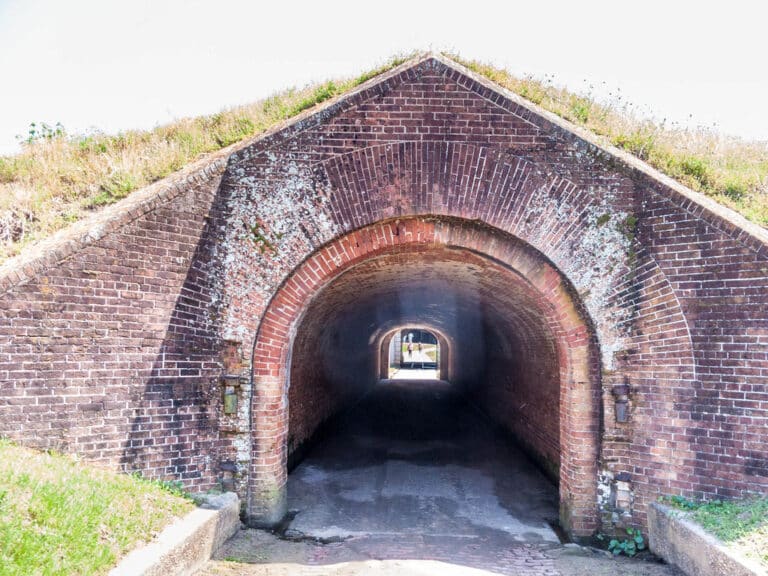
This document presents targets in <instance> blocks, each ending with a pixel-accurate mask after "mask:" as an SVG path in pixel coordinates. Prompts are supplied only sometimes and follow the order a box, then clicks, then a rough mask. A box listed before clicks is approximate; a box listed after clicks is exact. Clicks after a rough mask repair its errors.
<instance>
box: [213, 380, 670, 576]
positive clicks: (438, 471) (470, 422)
mask: <svg viewBox="0 0 768 576" xmlns="http://www.w3.org/2000/svg"><path fill="white" fill-rule="evenodd" d="M288 499H289V507H290V508H291V510H292V514H294V516H293V518H292V519H291V521H290V522H289V523H288V524H287V526H286V527H285V531H284V533H283V537H282V538H281V537H279V536H278V535H275V534H270V533H267V532H262V531H256V530H244V531H243V532H241V534H240V535H238V536H237V537H235V538H233V539H232V540H231V541H230V542H229V543H228V544H227V545H225V546H224V548H223V549H222V550H220V551H219V553H218V556H217V558H218V559H217V560H216V561H212V562H211V563H210V564H209V565H208V567H207V568H206V569H205V570H204V571H202V572H201V573H200V574H201V575H206V576H213V575H237V576H245V575H273V576H277V575H289V574H290V575H307V576H310V575H311V576H314V575H330V574H333V575H342V574H343V575H347V574H349V575H358V574H360V575H362V574H365V575H371V576H373V575H379V574H381V575H385V574H388V575H389V574H391V575H395V574H397V575H414V576H415V575H422V574H440V575H444V574H445V575H451V574H456V575H458V574H461V575H467V576H482V575H498V574H509V575H512V574H514V575H531V576H538V575H562V576H576V575H577V574H591V575H592V576H603V575H604V576H608V575H611V576H613V575H622V574H625V575H627V576H629V575H633V576H672V575H675V574H679V573H677V572H676V571H674V570H673V569H672V568H670V567H668V566H665V565H661V564H657V563H650V562H642V561H630V560H626V559H622V560H615V559H612V558H608V557H606V556H605V555H604V554H603V553H600V552H595V551H591V550H588V549H585V548H581V547H578V546H575V545H569V546H564V545H562V544H560V542H559V540H558V537H557V535H556V534H555V532H554V531H553V530H552V528H551V527H550V525H549V523H550V522H554V521H555V520H556V518H557V507H558V495H557V489H556V487H555V486H553V485H552V484H551V483H550V482H549V481H548V480H547V479H546V478H545V477H544V476H543V475H542V474H541V473H540V472H539V471H538V470H537V469H536V468H534V467H533V466H532V464H531V463H530V462H529V461H528V460H527V459H526V458H525V456H524V455H522V454H521V453H520V452H519V451H518V450H517V448H515V447H514V446H512V445H510V444H509V443H508V442H507V441H506V440H505V439H504V438H500V437H499V436H498V435H497V434H495V433H494V431H493V430H492V429H491V428H490V427H489V426H488V425H487V424H486V422H485V421H484V419H483V418H482V416H481V414H479V413H478V412H476V411H475V410H474V409H473V408H472V407H471V406H469V405H468V404H467V402H466V400H465V399H464V397H463V396H462V395H461V394H459V393H458V392H457V391H456V390H455V389H454V388H452V387H451V386H450V385H449V384H447V383H445V382H439V381H424V380H422V381H387V382H384V383H382V384H380V385H379V386H378V387H377V388H375V389H374V390H373V391H372V392H371V393H370V394H369V395H368V396H367V397H366V398H365V399H364V400H363V401H362V402H361V403H360V404H359V405H358V406H357V407H355V409H353V410H351V411H350V412H349V413H348V414H347V415H346V416H344V417H343V418H342V419H341V420H340V421H339V422H338V425H337V426H336V428H335V429H334V430H333V431H332V432H331V433H330V434H329V435H328V437H327V438H326V439H325V440H324V441H323V442H322V443H321V444H319V445H318V446H317V447H316V448H315V449H314V450H313V451H312V453H311V454H310V455H309V457H308V458H306V460H304V462H302V463H301V464H300V465H299V466H298V467H297V468H296V469H295V470H294V471H293V473H292V474H291V475H290V476H289V481H288Z"/></svg>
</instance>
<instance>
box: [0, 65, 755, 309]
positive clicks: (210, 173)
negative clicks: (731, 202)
mask: <svg viewBox="0 0 768 576" xmlns="http://www.w3.org/2000/svg"><path fill="white" fill-rule="evenodd" d="M427 62H432V63H434V64H437V65H440V66H444V67H446V68H449V69H452V70H454V71H456V72H458V73H459V74H461V75H462V76H464V77H466V78H467V79H468V80H469V81H470V83H471V82H474V83H476V84H477V85H478V86H480V87H482V88H484V89H485V90H483V91H482V92H483V93H482V94H480V96H481V97H483V98H486V99H487V100H489V101H490V102H492V103H494V104H496V105H501V104H502V103H504V101H505V100H506V101H507V103H509V104H512V105H514V106H516V107H520V108H522V109H524V110H526V111H527V112H528V113H529V114H530V115H533V116H536V117H538V118H539V119H540V120H543V121H545V122H547V123H549V125H550V126H551V127H552V128H553V129H554V130H555V131H556V132H558V135H559V136H560V137H563V138H566V139H578V140H580V141H581V142H582V143H584V144H586V145H588V146H590V147H591V148H592V150H593V152H594V153H595V154H596V155H603V156H604V157H606V159H612V160H613V161H614V162H615V161H618V162H619V163H620V164H621V165H623V166H624V167H625V168H627V169H629V170H631V171H632V172H633V175H634V176H640V177H645V178H648V179H650V180H652V181H655V182H656V183H659V184H661V185H663V186H665V187H667V188H668V189H669V190H671V191H672V192H673V193H675V194H677V195H678V197H679V200H680V205H681V206H682V207H683V208H684V209H686V210H688V211H689V212H691V213H693V214H695V215H696V216H697V217H699V218H703V219H705V220H707V221H708V223H710V224H711V225H713V226H714V227H716V228H717V229H719V230H722V231H724V232H726V233H728V234H730V235H731V236H734V237H736V238H737V239H738V240H739V241H740V242H741V243H742V244H744V245H746V246H748V247H749V248H751V249H752V250H755V251H759V250H766V251H768V230H765V229H763V228H761V227H760V226H758V225H757V224H754V223H752V222H750V221H749V220H747V219H746V218H744V217H743V216H741V215H740V214H739V213H737V212H735V211H734V210H732V209H730V208H728V207H727V206H723V205H722V204H719V203H717V202H715V201H714V200H712V199H711V198H709V197H707V196H705V195H704V194H701V193H699V192H696V191H694V190H692V189H690V188H688V187H687V186H685V185H683V184H681V183H680V182H678V181H676V180H674V179H673V178H670V177H669V176H667V175H665V174H663V173H662V172H660V171H658V170H656V169H655V168H653V167H652V166H650V165H648V164H647V163H645V162H643V161H642V160H640V159H639V158H637V157H635V156H633V155H632V154H630V153H628V152H626V151H624V150H621V149H619V148H617V147H616V146H614V145H612V144H611V143H610V142H608V141H607V140H606V139H605V138H603V137H600V136H598V135H597V134H595V133H593V132H591V131H589V130H587V129H585V128H582V127H580V126H577V125H575V124H573V123H571V122H569V121H567V120H565V119H563V118H561V117H560V116H557V115H556V114H554V113H552V112H549V111H548V110H545V109H543V108H542V107H540V106H538V105H537V104H534V103H533V102H531V101H529V100H526V99H525V98H523V97H522V96H520V95H518V94H516V93H514V92H512V91H510V90H508V89H506V88H504V87H503V86H500V85H498V84H496V83H495V82H493V81H492V80H490V79H488V78H486V77H485V76H483V75H482V74H478V73H476V72H474V71H472V70H470V69H468V68H467V67H466V66H464V65H462V64H460V63H459V62H456V61H455V60H452V59H450V58H448V57H446V56H444V55H442V54H439V53H426V54H423V55H420V56H417V57H415V58H412V59H410V60H407V61H406V62H403V63H402V64H400V65H399V66H396V67H395V68H392V69H391V70H388V71H386V72H384V73H382V74H379V75H377V76H374V77H372V78H370V79H369V80H367V81H365V82H363V83H362V84H360V85H359V86H356V87H355V88H353V89H351V90H349V91H347V92H345V93H343V94H340V95H339V96H336V97H334V98H332V99H330V100H328V101H327V102H324V103H321V104H319V105H316V106H314V107H312V108H310V109H308V110H305V111H304V112H302V113H300V114H298V115H296V116H294V117H292V118H290V119H287V120H285V121H283V122H281V123H279V124H277V125H275V126H274V127H272V128H271V129H269V130H267V131H266V132H263V133H261V134H259V135H257V136H254V137H253V138H250V139H247V140H244V141H242V142H238V143H235V144H232V145H231V146H229V147H227V148H223V149H221V150H219V151H217V152H214V153H211V154H209V155H208V156H206V157H205V158H202V159H200V160H198V161H196V162H193V163H192V164H190V165H188V166H186V167H184V168H182V169H181V170H179V171H178V172H175V173H174V174H172V175H170V176H168V177H167V178H164V179H162V180H159V181H157V182H155V183H153V184H151V185H149V186H146V187H144V188H142V189H140V190H138V191H136V192H134V193H133V194H131V195H130V196H128V197H127V198H125V199H123V200H121V201H119V202H117V203H115V204H112V205H110V206H107V207H106V208H104V209H103V210H101V211H100V212H98V213H96V214H94V215H93V216H91V217H89V218H86V219H84V220H82V221H79V222H76V223H74V224H72V225H71V226H69V227H67V228H65V229H63V230H61V231H59V232H57V233H55V234H53V235H52V236H50V237H48V238H46V239H44V240H42V241H40V242H38V243H36V244H33V245H31V246H30V247H28V248H26V249H25V250H23V251H22V252H21V254H19V255H18V256H15V257H14V258H11V259H9V260H8V261H6V262H5V263H3V264H2V265H0V294H1V293H3V292H6V291H7V290H9V289H10V288H12V287H13V286H15V285H17V284H21V283H23V282H26V281H28V280H30V279H32V278H34V277H36V276H37V275H39V274H41V273H42V272H43V271H45V270H46V269H49V268H51V267H53V266H56V265H58V264H59V263H61V262H62V261H64V260H66V258H67V257H68V256H70V255H72V254H74V253H76V252H77V251H79V250H81V249H82V248H84V247H86V246H88V245H90V244H92V243H94V242H96V241H98V240H99V239H101V238H103V237H104V236H106V235H108V234H109V233H110V232H112V231H114V230H116V229H119V228H120V227H122V226H124V225H126V224H129V223H130V222H132V221H134V220H136V219H137V218H139V217H141V216H142V215H144V214H146V213H147V212H150V211H151V210H153V209H154V208H155V207H156V206H158V205H159V204H161V203H164V202H167V201H170V200H172V199H173V198H175V197H177V196H178V195H180V194H182V193H183V192H184V191H185V190H187V189H188V187H189V186H193V185H196V184H202V183H204V182H209V181H210V180H212V179H214V178H220V177H221V176H222V175H223V174H224V172H225V171H226V168H227V166H228V165H229V163H231V162H241V161H243V160H246V159H247V158H248V157H249V156H250V155H251V151H252V150H254V149H258V150H257V151H259V152H260V151H262V150H264V149H266V148H270V147H272V146H275V145H278V144H279V143H280V142H282V141H284V140H286V139H289V138H291V137H292V136H294V135H295V134H297V133H299V132H301V131H303V130H305V129H307V128H309V127H312V126H315V125H317V124H321V123H322V122H324V121H326V120H327V119H328V118H330V117H332V116H334V115H335V114H336V113H338V112H340V111H343V110H345V109H347V108H349V107H351V106H354V105H356V104H357V103H358V102H361V101H363V100H365V99H367V98H369V97H371V96H373V95H375V94H376V93H378V92H379V91H380V90H381V89H382V88H383V87H384V86H385V85H386V84H387V83H390V82H393V81H394V80H395V79H397V78H398V77H400V76H401V75H403V74H404V73H407V72H408V71H409V70H411V69H414V68H416V67H418V66H421V65H423V64H425V63H427ZM475 91H477V90H475Z"/></svg>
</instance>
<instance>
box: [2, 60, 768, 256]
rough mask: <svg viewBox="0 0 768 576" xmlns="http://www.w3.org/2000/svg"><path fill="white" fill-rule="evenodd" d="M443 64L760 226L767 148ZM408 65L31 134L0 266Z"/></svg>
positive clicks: (8, 204) (7, 189) (13, 182)
mask: <svg viewBox="0 0 768 576" xmlns="http://www.w3.org/2000/svg"><path fill="white" fill-rule="evenodd" d="M449 56H450V55H449ZM450 57H452V58H454V59H455V60H457V61H459V62H461V63H462V64H464V65H466V66H467V67H469V68H470V69H472V70H474V71H476V72H478V73H480V74H482V75H485V76H487V77H488V78H490V79H491V80H493V81H494V82H497V83H498V84H500V85H502V86H504V87H506V88H508V89H509V90H512V91H514V92H516V93H518V94H520V95H521V96H523V97H525V98H527V99H529V100H531V101H532V102H534V103H536V104H538V105H540V106H542V107H543V108H546V109H547V110H550V111H552V112H554V113H556V114H558V115H560V116H562V117H563V118H566V119H567V120H570V121H572V122H574V123H576V124H579V125H582V126H585V127H586V128H588V129H590V130H592V131H593V132H595V133H597V134H599V135H602V136H604V137H605V138H606V139H607V140H608V141H610V142H612V143H613V144H615V145H617V146H619V147H621V148H624V149H626V150H628V151H629V152H631V153H633V154H635V155H636V156H638V157H639V158H641V159H643V160H645V161H647V162H648V163H649V164H651V165H653V166H655V167H656V168H658V169H659V170H661V171H662V172H665V173H666V174H668V175H669V176H671V177H673V178H675V179H677V180H679V181H680V182H682V183H684V184H686V185H688V186H690V187H691V188H693V189H695V190H699V191H701V192H703V193H705V194H708V195H710V196H712V197H713V198H714V199H716V200H717V201H719V202H721V203H723V204H726V205H728V206H730V207H732V208H734V209H735V210H737V211H739V212H741V213H742V214H744V215H745V216H746V217H747V218H749V219H751V220H753V221H754V222H757V223H758V224H760V225H762V226H768V143H766V142H762V143H759V142H746V141H743V140H739V139H736V138H730V137H727V136H723V135H720V134H717V133H714V132H712V131H708V130H704V129H699V130H687V129H681V128H679V127H675V126H666V125H664V124H663V123H654V122H652V121H649V120H647V119H644V118H643V117H641V116H639V115H638V114H637V113H636V111H635V109H634V108H633V107H632V106H630V105H626V104H624V103H623V102H622V101H621V98H619V97H617V98H616V99H615V100H614V101H612V102H609V103H599V102H597V101H596V100H594V99H593V98H590V97H589V96H583V95H577V94H574V93H572V92H568V91H566V90H564V89H561V88H558V87H557V86H555V85H554V84H553V83H552V82H551V81H546V80H545V81H542V80H537V79H534V78H530V77H526V78H517V77H514V76H512V75H511V74H509V73H508V72H506V71H504V70H499V69H497V68H494V67H492V66H489V65H486V64H482V63H479V62H474V61H464V60H461V59H460V58H459V57H457V56H450ZM406 59H407V57H396V58H393V59H392V60H391V61H389V62H388V63H386V64H385V65H383V66H381V67H379V68H377V69H375V70H372V71H370V72H368V73H365V74H363V75H361V76H359V77H358V78H354V79H351V80H343V81H329V82H325V83H323V84H320V85H317V86H311V87H307V88H303V89H299V90H297V89H291V90H287V91H285V92H282V93H280V94H277V95H275V96H273V97H271V98H267V99H266V100H263V101H260V102H256V103H254V104H251V105H248V106H241V107H238V108H232V109H228V110H224V111H222V112H220V113H218V114H214V115H212V116H204V117H198V118H187V119H182V120H179V121H177V122H174V123H172V124H169V125H166V126H160V127H158V128H155V129H154V130H151V131H129V132H124V133H120V134H118V135H105V134H91V135H87V136H67V135H66V134H60V135H57V134H56V132H55V131H53V132H48V133H46V132H45V131H42V133H41V131H40V130H39V127H38V130H37V133H36V134H35V138H34V139H33V141H32V142H29V143H28V144H26V145H25V147H24V150H23V151H22V152H21V153H20V154H18V155H16V156H11V157H0V260H2V259H5V258H7V257H9V256H13V255H15V254H17V253H18V252H19V251H20V250H21V249H22V248H23V247H24V246H25V245H26V244H28V243H30V242H32V241H35V240H38V239H40V238H43V237H45V236H48V235H50V234H51V233H53V232H54V231H56V230H59V229H61V228H63V227H64V226H66V225H67V224H68V223H69V222H73V221H76V220H79V219H81V218H83V217H85V216H87V215H88V213H89V212H90V211H92V210H94V209H97V208H98V207H100V206H103V205H106V204H110V203H112V202H115V201H117V200H119V199H120V198H123V197H125V196H127V195H128V194H130V193H131V192H132V191H133V190H136V189H138V188H141V187H143V186H145V185H147V184H149V183H151V182H154V181H156V180H159V179H161V178H163V177H164V176H167V175H169V174H171V173H172V172H174V171H176V170H179V169H180V168H182V167H183V166H185V165H186V164H188V163H190V162H192V161H193V160H195V159H197V158H198V157H200V156H201V155H204V154H206V153H208V152H212V151H215V150H219V149H221V148H223V147H225V146H228V145H229V144H232V143H235V142H238V141H241V140H243V139H246V138H250V137H253V136H255V135H258V134H260V133H263V132H265V131H266V130H268V129H269V128H272V127H274V126H275V125H277V124H279V123H280V122H282V121H284V120H285V119H287V118H290V117H292V116H295V115H296V114H298V113H299V112H301V111H303V110H306V109H307V108H311V107H312V106H314V105H315V104H318V103H320V102H323V101H325V100H327V99H329V98H332V97H334V96H337V95H339V94H342V93H344V92H346V91H347V90H349V89H351V88H353V87H354V86H357V85H359V84H361V83H362V82H364V81H365V80H367V79H369V78H371V77H373V76H375V75H377V74H380V73H382V72H384V71H386V70H389V69H391V68H393V67H394V66H396V65H398V64H400V63H402V62H403V61H405V60H406Z"/></svg>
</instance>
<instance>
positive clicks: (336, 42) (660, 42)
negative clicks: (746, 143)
mask: <svg viewBox="0 0 768 576" xmlns="http://www.w3.org/2000/svg"><path fill="white" fill-rule="evenodd" d="M763 4H764V3H763V2H759V1H757V0H752V1H747V0H729V1H728V2H707V1H706V0H699V1H673V0H665V1H656V0H649V1H643V2H631V3H630V2H619V1H616V0H613V1H598V0H580V1H579V2H573V1H565V0H564V1H557V2H555V1H546V0H530V1H528V2H514V1H512V0H507V1H498V2H490V1H485V0H472V1H471V2H468V1H464V2H460V3H456V2H451V1H450V0H442V1H439V2H420V1H418V0H387V1H380V2H364V1H361V0H358V1H349V2H342V1H339V0H323V1H313V2H303V1H298V0H283V1H276V2H266V3H262V2H258V1H255V0H252V1H238V0H215V1H203V0H125V1H118V0H58V1H57V0H0V79H2V80H1V82H0V104H2V105H0V154H2V153H9V152H13V151H14V150H16V147H17V141H16V138H15V136H16V135H20V134H25V133H26V132H27V129H28V126H29V123H30V122H33V121H42V122H47V123H49V124H54V123H56V122H61V123H62V124H63V125H64V126H65V127H66V129H67V130H68V131H69V132H81V131H85V130H87V129H89V128H91V127H96V128H99V129H101V130H104V131H107V132H116V131H119V130H121V129H127V128H148V127H152V126H154V125H156V124H160V123H164V122H167V121H169V120H172V119H174V118H178V117H182V116H188V115H197V114H202V113H211V112H215V111H217V110H220V109H222V108H224V107H227V106H231V105H235V104H239V103H245V102H251V101H253V100H257V99H259V98H261V97H264V96H266V95H269V94H271V93H273V92H275V91H278V90H280V89H283V88H286V87H289V86H294V85H303V84H306V83H309V82H313V81H317V80H324V79H327V78H331V77H338V76H352V75H356V74H358V73H360V72H362V71H364V70H366V69H368V68H371V67H372V66H374V65H376V64H379V63H381V62H383V61H384V60H386V59H387V58H388V57H389V56H391V55H393V54H395V53H398V52H404V51H410V50H412V49H430V48H431V49H435V50H439V49H450V50H453V51H458V52H459V53H461V55H462V56H464V57H467V58H472V59H480V60H484V61H490V62H492V63H495V64H497V65H499V66H503V67H506V68H508V69H510V70H511V71H513V72H516V73H519V74H526V73H529V74H533V75H535V76H543V75H545V74H551V75H554V79H555V82H557V83H560V84H564V85H566V86H569V87H571V88H572V89H575V90H582V89H586V88H587V87H588V86H589V85H590V84H591V85H594V87H595V91H601V90H606V91H607V90H613V91H615V90H616V89H620V90H621V92H622V93H623V94H624V96H625V98H628V99H629V100H631V101H632V102H634V103H636V104H638V105H641V106H643V107H645V108H647V109H649V110H651V111H653V113H654V114H656V115H657V116H658V117H660V118H663V117H665V118H667V119H668V120H669V121H678V122H693V123H694V124H697V125H709V126H712V125H716V126H717V127H718V129H720V130H722V131H724V132H729V133H733V134H737V135H741V136H744V137H747V138H759V139H768V109H767V108H766V101H767V99H768V29H767V28H766V26H767V22H768V18H767V16H768V15H767V14H766V10H765V9H763V8H761V5H763Z"/></svg>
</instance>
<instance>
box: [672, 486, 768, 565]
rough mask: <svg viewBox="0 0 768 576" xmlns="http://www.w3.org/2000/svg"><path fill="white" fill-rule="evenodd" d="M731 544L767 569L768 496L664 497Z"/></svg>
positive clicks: (723, 540) (727, 543)
mask: <svg viewBox="0 0 768 576" xmlns="http://www.w3.org/2000/svg"><path fill="white" fill-rule="evenodd" d="M662 501H663V502H664V503H665V504H669V505H671V506H673V507H675V508H677V509H679V510H683V511H685V512H687V513H689V517H690V518H692V519H693V520H694V521H695V522H696V523H698V524H699V525H701V527H702V528H704V529H705V530H706V531H707V532H709V533H711V534H713V535H714V536H716V537H717V538H718V539H720V540H721V541H722V542H723V543H724V544H726V545H727V546H729V547H733V548H735V549H738V550H739V551H740V552H742V553H743V554H745V555H746V556H749V557H751V558H753V559H755V560H757V561H758V562H760V563H761V564H762V565H764V566H765V567H766V568H768V496H762V497H754V498H746V499H743V500H731V501H723V500H712V501H707V502H697V501H693V500H688V499H687V498H683V497H681V496H670V497H666V498H663V499H662Z"/></svg>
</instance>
